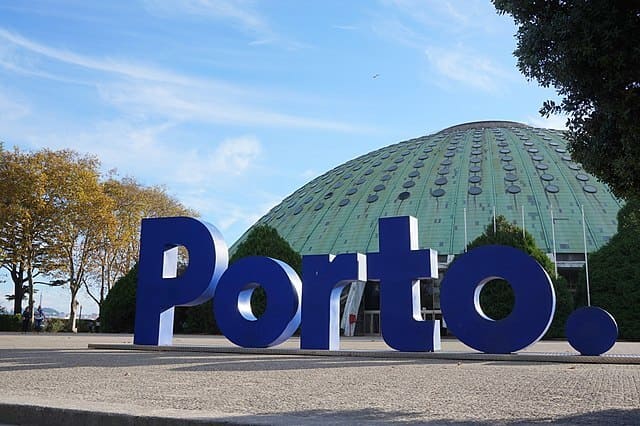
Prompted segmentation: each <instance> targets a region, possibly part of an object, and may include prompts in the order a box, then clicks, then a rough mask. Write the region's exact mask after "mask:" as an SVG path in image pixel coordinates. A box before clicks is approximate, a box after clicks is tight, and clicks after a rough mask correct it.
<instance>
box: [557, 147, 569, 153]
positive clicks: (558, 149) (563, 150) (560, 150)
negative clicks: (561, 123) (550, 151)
mask: <svg viewBox="0 0 640 426" xmlns="http://www.w3.org/2000/svg"><path fill="white" fill-rule="evenodd" d="M556 152H557V153H560V154H564V153H565V152H567V150H566V149H564V148H556Z"/></svg>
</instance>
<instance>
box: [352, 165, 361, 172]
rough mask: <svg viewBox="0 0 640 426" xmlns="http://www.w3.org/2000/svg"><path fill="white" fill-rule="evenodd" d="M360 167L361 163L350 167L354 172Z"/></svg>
mask: <svg viewBox="0 0 640 426" xmlns="http://www.w3.org/2000/svg"><path fill="white" fill-rule="evenodd" d="M361 168H362V164H358V165H356V166H354V167H353V169H351V170H353V171H354V172H357V171H358V170H360V169H361Z"/></svg>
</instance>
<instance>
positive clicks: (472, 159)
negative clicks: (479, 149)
mask: <svg viewBox="0 0 640 426" xmlns="http://www.w3.org/2000/svg"><path fill="white" fill-rule="evenodd" d="M469 161H471V162H472V163H474V164H477V163H479V162H481V161H482V160H481V159H480V158H478V157H473V158H471V160H469Z"/></svg>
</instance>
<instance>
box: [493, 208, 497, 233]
mask: <svg viewBox="0 0 640 426" xmlns="http://www.w3.org/2000/svg"><path fill="white" fill-rule="evenodd" d="M493 235H496V206H493Z"/></svg>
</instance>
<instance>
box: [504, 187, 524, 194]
mask: <svg viewBox="0 0 640 426" xmlns="http://www.w3.org/2000/svg"><path fill="white" fill-rule="evenodd" d="M520 191H521V189H520V187H519V186H518V185H509V186H508V187H507V192H508V193H509V194H518V193H519V192H520Z"/></svg>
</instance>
